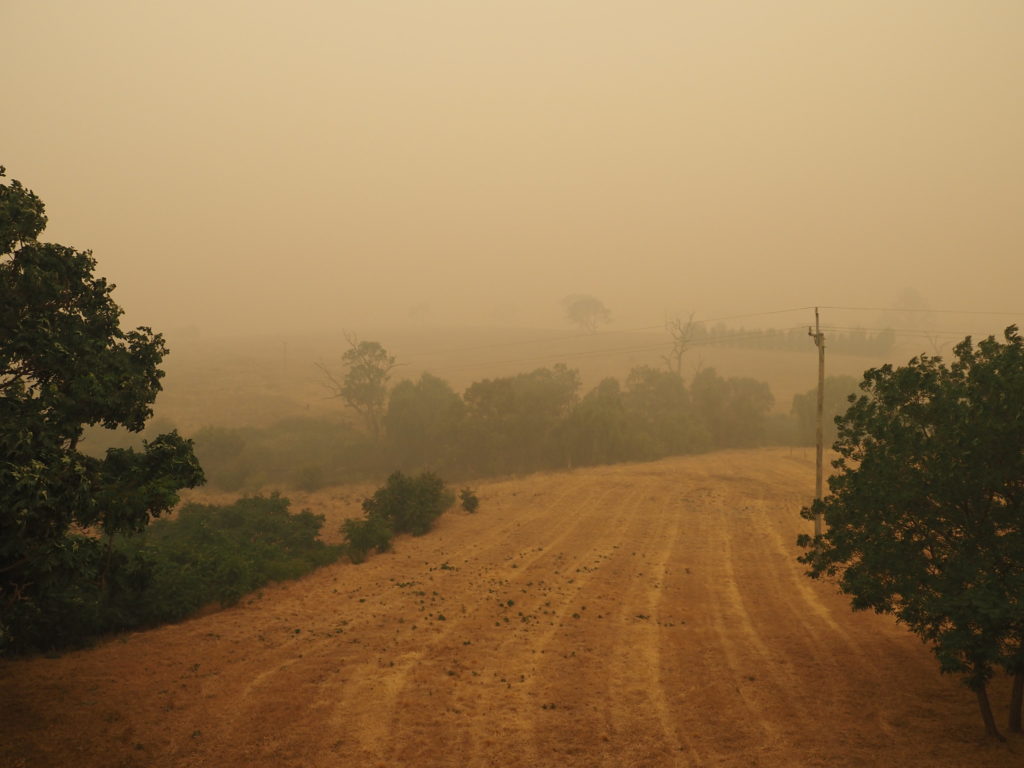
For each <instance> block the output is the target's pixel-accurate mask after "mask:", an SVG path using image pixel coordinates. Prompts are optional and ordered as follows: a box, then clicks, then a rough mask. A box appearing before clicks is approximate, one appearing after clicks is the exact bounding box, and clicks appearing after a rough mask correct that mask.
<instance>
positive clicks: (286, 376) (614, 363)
mask: <svg viewBox="0 0 1024 768" xmlns="http://www.w3.org/2000/svg"><path fill="white" fill-rule="evenodd" d="M360 338H363V339H368V340H371V341H379V342H380V343H382V344H383V345H384V346H385V347H386V348H387V349H388V350H389V351H390V352H391V353H392V354H394V355H395V356H396V357H397V359H398V362H399V363H400V364H401V367H400V368H398V369H396V370H395V372H394V378H393V381H398V380H400V379H402V378H416V377H418V376H419V375H420V374H421V373H422V372H424V371H429V372H430V373H432V374H434V375H436V376H440V377H441V378H443V379H446V380H447V381H449V382H450V383H451V384H452V386H453V387H454V388H455V389H456V391H459V392H461V391H463V390H464V389H465V388H466V387H467V386H469V385H470V384H471V383H473V382H474V381H477V380H479V379H483V378H493V377H496V376H509V375H513V374H516V373H520V372H525V371H529V370H533V369H534V368H538V367H542V366H551V365H554V364H555V363H559V362H562V363H565V364H566V365H568V366H570V367H572V368H578V369H579V371H580V374H581V376H582V379H583V391H584V392H585V391H586V390H587V389H589V388H590V387H592V386H594V385H595V384H597V383H598V382H599V381H600V380H601V379H602V378H604V377H606V376H614V377H616V378H618V379H619V380H620V381H622V380H624V379H625V377H626V374H627V373H628V372H629V370H630V368H632V367H634V366H637V365H654V366H661V365H663V362H662V360H661V355H662V354H664V352H665V351H666V348H667V346H668V336H667V335H666V334H665V333H664V332H662V331H646V332H632V333H624V332H613V331H607V332H602V333H598V334H593V335H587V334H580V333H578V332H574V331H573V330H571V329H564V330H560V331H556V330H549V331H541V330H510V329H472V328H462V329H443V330H435V331H416V332H411V331H386V330H385V331H380V332H375V333H374V332H370V333H366V334H362V335H361V336H360ZM168 342H169V346H170V349H171V354H170V355H169V356H168V358H167V360H166V361H165V368H166V370H167V373H168V375H167V378H166V379H165V381H164V385H165V391H164V392H163V393H162V394H161V395H160V397H159V399H158V400H157V406H156V413H157V415H158V416H160V417H163V418H166V419H168V420H170V421H171V422H173V423H175V424H176V425H177V426H178V427H180V428H181V429H183V430H186V431H188V430H195V429H197V428H198V427H200V426H203V425H207V424H218V425H223V426H241V425H246V424H261V425H262V424H266V423H268V422H271V421H273V420H275V419H279V418H282V417H284V416H292V415H301V414H309V413H318V412H333V413H337V412H338V411H339V410H341V407H342V406H341V403H340V402H339V401H337V400H332V399H329V398H328V397H327V395H328V392H327V390H326V389H325V388H324V387H323V386H322V384H321V378H320V375H319V372H318V370H317V369H316V366H315V363H317V362H323V363H325V364H327V365H329V366H330V365H333V366H334V367H335V370H337V371H340V358H341V354H342V352H344V351H345V349H347V345H346V342H345V339H344V337H343V335H342V334H341V333H340V332H339V333H337V334H324V335H321V336H297V335H295V336H278V337H271V336H268V337H241V338H237V339H213V340H204V339H202V338H199V337H189V336H182V335H178V336H176V335H175V334H174V333H171V334H169V335H168ZM909 354H911V353H909V352H908V353H907V355H905V356H904V357H909ZM898 359H904V358H903V357H900V358H898ZM882 362H884V361H882V360H877V359H872V358H863V357H853V356H845V355H829V357H828V358H827V374H828V375H840V374H848V375H854V376H858V377H859V376H860V374H861V373H862V372H863V371H864V370H865V369H867V368H869V367H871V366H874V365H878V364H880V363H882ZM817 365H818V361H817V353H816V350H815V348H814V344H813V342H812V341H811V339H810V338H808V340H807V349H806V350H805V351H804V352H802V353H798V352H785V351H760V350H749V349H736V348H730V347H721V346H711V345H706V346H700V347H694V348H693V349H692V350H691V351H690V352H688V353H687V355H686V357H685V358H684V362H683V369H684V373H685V374H686V376H687V378H689V377H690V376H692V374H693V372H694V371H695V370H696V369H697V367H698V366H703V367H705V368H709V367H711V368H715V369H716V370H717V371H718V372H719V373H720V374H722V375H724V376H749V377H752V378H756V379H760V380H762V381H766V382H768V384H769V385H770V386H771V388H772V393H773V394H774V396H775V408H776V410H779V411H782V412H788V411H789V408H790V404H791V402H792V398H793V395H794V394H798V393H801V392H806V391H807V390H809V389H811V388H812V387H814V386H815V385H816V382H817V375H818V368H817Z"/></svg>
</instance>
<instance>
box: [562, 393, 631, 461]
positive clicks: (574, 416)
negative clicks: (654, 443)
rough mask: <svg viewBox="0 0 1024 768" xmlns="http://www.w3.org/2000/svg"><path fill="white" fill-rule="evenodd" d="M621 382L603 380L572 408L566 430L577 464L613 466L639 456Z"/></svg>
mask: <svg viewBox="0 0 1024 768" xmlns="http://www.w3.org/2000/svg"><path fill="white" fill-rule="evenodd" d="M630 427H631V424H630V419H629V414H628V413H627V411H626V404H625V398H624V395H623V392H622V388H621V387H620V386H619V382H618V380H617V379H614V378H610V377H609V378H606V379H603V380H602V381H601V382H600V383H598V385H597V386H596V387H594V388H593V389H592V390H590V391H589V392H588V393H587V394H586V395H584V397H583V399H582V400H580V402H579V403H577V404H576V406H575V407H574V408H573V409H572V413H570V414H569V416H568V418H567V419H566V422H565V426H564V429H563V432H564V435H565V440H566V443H567V444H568V447H569V455H570V457H571V459H572V464H573V465H580V466H586V465H593V464H611V463H614V462H617V461H623V460H625V459H628V458H634V457H635V456H636V453H637V451H636V449H635V446H634V441H633V439H632V438H633V432H632V431H631V428H630Z"/></svg>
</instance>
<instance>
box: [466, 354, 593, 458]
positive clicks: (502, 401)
mask: <svg viewBox="0 0 1024 768" xmlns="http://www.w3.org/2000/svg"><path fill="white" fill-rule="evenodd" d="M579 388H580V377H579V372H578V371H577V370H575V369H573V368H568V367H566V366H565V365H564V364H562V363H558V364H556V365H554V366H553V367H551V368H537V369H536V370H534V371H531V372H530V373H520V374H518V375H516V376H507V377H503V378H498V379H483V380H482V381H477V382H474V383H473V384H472V385H470V387H469V388H468V389H467V390H466V392H465V394H464V395H463V400H464V401H465V403H466V420H465V422H464V429H463V432H462V436H461V437H462V440H461V444H460V449H461V450H462V451H463V455H464V461H465V464H466V466H467V467H470V468H472V469H473V470H474V471H481V472H490V473H502V472H519V471H530V470H533V469H538V468H540V467H550V466H556V465H557V464H559V463H563V464H564V461H565V459H566V446H565V445H564V443H563V438H564V436H563V434H562V426H563V423H564V421H565V419H566V417H567V416H568V415H569V414H570V413H571V412H572V409H573V406H575V405H576V401H577V396H578V395H577V393H578V392H579Z"/></svg>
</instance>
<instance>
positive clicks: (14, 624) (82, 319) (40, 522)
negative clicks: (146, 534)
mask: <svg viewBox="0 0 1024 768" xmlns="http://www.w3.org/2000/svg"><path fill="white" fill-rule="evenodd" d="M3 175H4V174H3V169H2V168H0V176H3ZM45 225H46V215H45V211H44V206H43V203H42V201H41V200H40V199H39V198H38V197H37V196H36V195H35V194H33V193H32V192H31V191H30V190H28V189H26V188H25V187H24V186H22V185H21V184H20V183H19V182H17V181H12V182H11V183H9V184H0V649H3V648H25V647H30V646H32V645H34V644H38V643H39V642H42V641H44V639H45V637H46V634H47V631H48V629H52V628H53V627H54V625H55V624H59V623H60V622H65V623H67V622H72V621H75V620H77V619H79V618H80V619H81V620H83V621H84V620H87V617H85V616H84V615H83V616H80V615H79V614H78V613H76V611H78V610H79V609H81V608H82V604H83V601H82V599H81V593H80V591H79V588H80V586H81V584H82V583H84V582H86V581H89V580H91V581H94V582H97V583H99V584H101V585H109V584H112V583H114V582H115V581H116V580H117V577H118V572H117V571H118V567H119V561H118V558H116V557H114V553H113V546H112V538H113V536H114V535H116V534H130V533H137V532H139V531H142V530H143V529H145V527H146V525H147V524H148V523H149V521H150V520H151V519H152V518H153V517H156V516H158V515H160V514H161V513H163V512H166V511H167V510H169V509H171V508H172V507H173V506H174V505H175V504H176V502H177V500H178V495H177V491H178V490H179V489H181V488H184V487H192V486H195V485H197V484H199V483H201V482H202V480H203V474H202V470H201V469H200V467H199V464H198V462H197V461H196V459H195V457H194V456H193V453H192V446H191V442H190V441H188V440H185V439H183V438H182V437H180V436H179V435H178V434H177V433H176V432H171V433H169V434H165V435H159V436H157V437H155V438H154V439H152V440H150V441H147V442H145V443H144V444H143V448H142V450H141V451H135V450H133V449H111V450H108V451H107V452H106V455H105V456H103V457H94V456H87V455H85V454H84V453H82V452H81V451H79V450H78V444H79V441H80V440H81V437H82V433H83V430H84V428H85V427H87V426H95V425H101V426H103V427H105V428H107V429H115V428H117V427H124V428H126V429H128V430H129V431H131V432H140V431H141V430H142V429H143V427H144V425H145V422H146V420H147V419H148V418H149V417H150V416H151V415H152V409H151V406H152V403H153V400H154V399H155V398H156V395H157V393H158V392H159V391H160V379H161V378H162V377H163V371H161V370H160V369H159V368H158V365H159V364H160V362H161V360H162V359H163V357H164V355H165V354H166V353H167V349H166V347H165V345H164V340H163V338H162V337H161V336H160V334H157V333H153V331H151V330H150V329H149V328H144V327H143V328H137V329H135V330H131V331H124V330H122V329H121V327H120V317H121V314H122V311H121V309H120V308H119V307H118V306H117V304H115V303H114V301H113V299H112V298H111V295H110V294H111V291H112V290H113V288H114V286H113V285H110V284H108V283H107V282H106V280H104V279H103V278H101V277H96V276H95V275H94V274H93V273H94V270H95V267H96V261H95V260H94V259H93V257H92V254H91V253H90V252H88V251H76V250H74V249H73V248H68V247H65V246H62V245H56V244H53V243H42V242H39V241H38V240H37V237H38V235H39V234H40V233H41V232H42V230H43V228H44V227H45ZM83 610H85V609H83ZM88 610H91V609H88ZM87 612H88V611H87Z"/></svg>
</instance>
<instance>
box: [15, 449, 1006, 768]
mask: <svg viewBox="0 0 1024 768" xmlns="http://www.w3.org/2000/svg"><path fill="white" fill-rule="evenodd" d="M478 490H479V495H480V498H481V509H480V511H479V512H478V513H477V514H476V515H467V514H466V513H464V512H461V511H451V512H449V513H447V514H446V515H445V516H443V517H442V518H441V520H440V521H439V525H438V528H437V530H436V531H435V532H433V533H431V534H430V535H428V536H424V537H422V538H418V539H411V538H408V537H403V538H400V539H398V540H397V542H396V547H395V552H394V553H393V554H385V555H375V556H372V557H371V558H370V559H369V560H368V561H367V562H366V563H365V564H363V565H361V566H352V565H348V564H337V565H333V566H329V567H326V568H324V569H322V570H320V571H318V572H316V573H314V574H313V575H311V576H309V577H307V578H305V579H303V580H301V581H299V582H294V583H289V584H287V585H284V586H281V587H277V588H270V589H266V590H264V591H263V592H262V593H261V594H259V595H256V596H253V597H252V598H250V599H247V600H245V601H243V603H242V604H240V605H238V606H236V607H234V608H230V609H227V610H224V611H221V612H218V613H214V614H211V615H207V616H204V617H201V618H197V619H194V620H191V621H187V622H185V623H183V624H180V625H176V626H167V627H164V628H161V629H157V630H153V631H149V632H142V633H136V634H133V635H131V636H127V637H123V638H115V639H113V640H111V641H109V642H107V643H105V644H103V645H101V646H100V647H98V648H95V649H93V650H87V651H81V652H76V653H70V654H68V655H66V656H64V657H62V658H58V659H47V658H36V659H32V660H29V661H4V662H0V689H2V691H3V697H2V699H0V713H2V716H0V765H4V766H24V767H27V766H44V765H53V766H58V765H76V766H81V767H82V768H89V767H90V766H96V767H97V768H99V767H100V766H102V767H104V768H107V767H109V766H139V767H140V768H141V767H142V766H145V767H146V768H171V767H172V766H173V767H178V766H201V765H209V766H218V768H221V767H223V768H231V767H233V766H238V767H239V768H242V767H243V766H244V768H249V767H250V766H281V767H284V768H288V767H292V768H298V766H306V767H307V768H318V767H321V766H322V767H323V768H328V767H330V768H335V767H336V766H339V765H353V766H354V765H368V766H416V768H426V767H430V766H452V767H453V768H463V767H464V766H469V767H471V768H476V767H479V768H484V767H487V768H490V767H491V766H503V767H504V768H514V767H517V766H522V767H523V768H535V767H536V766H552V767H553V766H579V767H580V768H592V767H593V766H608V767H609V768H613V767H614V768H618V767H619V766H654V767H662V766H664V767H665V768H669V767H671V766H694V768H699V767H703V766H737V767H738V766H762V767H763V768H772V767H774V766H794V767H796V766H800V767H801V768H803V767H804V766H829V767H830V768H832V767H834V766H849V767H850V768H854V767H860V766H868V765H870V766H901V767H902V768H916V767H920V768H934V766H973V767H976V768H1005V767H1006V766H1009V765H1012V764H1017V762H1015V761H1019V753H1020V751H1021V749H1024V742H1022V741H1021V739H1020V737H1012V738H1011V740H1010V742H1009V744H1007V745H1000V744H996V743H994V742H990V741H987V740H986V739H985V738H984V735H983V730H982V728H981V725H980V722H979V721H978V716H977V708H976V704H975V701H974V697H973V696H972V695H971V694H970V692H969V691H968V690H967V689H966V688H964V687H963V686H962V685H960V683H959V682H957V681H956V680H955V679H952V678H946V677H942V676H940V675H939V673H938V671H937V666H936V663H935V661H934V660H933V658H932V656H931V654H930V653H929V652H928V650H927V649H926V648H925V647H924V646H923V645H922V644H921V643H920V642H919V641H918V640H917V639H916V638H915V637H914V636H912V635H910V634H909V633H908V632H906V631H905V630H903V629H901V628H898V627H896V626H895V624H894V623H893V622H892V621H891V620H889V619H888V618H885V617H880V616H876V615H874V614H856V615H854V614H851V613H850V611H849V609H848V607H847V603H846V601H845V600H844V599H843V598H841V597H839V596H838V595H836V594H835V593H834V592H833V589H832V588H831V587H830V586H829V585H827V584H819V583H815V582H811V581H809V580H807V579H806V578H805V577H804V576H802V575H801V568H800V566H799V565H798V564H797V563H796V562H795V561H794V559H793V558H794V556H795V555H796V547H795V546H794V544H793V541H794V539H795V536H796V534H797V532H798V531H800V530H802V529H803V528H804V527H805V523H804V522H803V521H801V520H800V519H799V518H798V516H797V511H798V509H799V507H800V505H801V504H803V503H805V502H806V501H807V499H808V497H809V496H810V495H811V493H812V490H813V455H812V452H811V451H802V450H799V449H797V450H789V449H765V450H761V451H730V452H723V453H715V454H707V455H702V456H695V457H687V458H681V459H671V460H664V461H659V462H654V463H650V464H631V465H618V466H615V467H610V468H593V469H587V470H578V471H575V472H569V473H550V474H538V475H531V476H528V477H525V478H521V479H514V480H507V481H502V482H491V483H483V484H481V485H480V486H479V488H478ZM361 492H362V490H361V489H353V488H332V489H325V490H324V491H321V492H318V493H315V494H312V495H306V496H304V497H302V499H301V502H302V503H303V504H306V503H308V504H309V505H310V506H312V507H313V508H314V509H316V510H317V511H322V512H324V513H325V514H327V516H328V524H327V526H326V528H327V529H329V530H331V531H335V530H336V529H337V526H338V524H339V523H340V520H341V519H342V518H343V517H345V516H346V515H351V514H355V513H356V512H357V510H358V500H359V498H360V494H361ZM201 495H202V494H200V496H201ZM992 696H993V700H994V702H996V703H997V704H998V706H1000V707H1003V706H1005V704H1004V702H1005V701H1006V698H1007V696H1008V685H1007V684H1006V681H1005V680H1004V679H1003V678H998V679H997V680H996V681H995V682H994V684H993V686H992Z"/></svg>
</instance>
